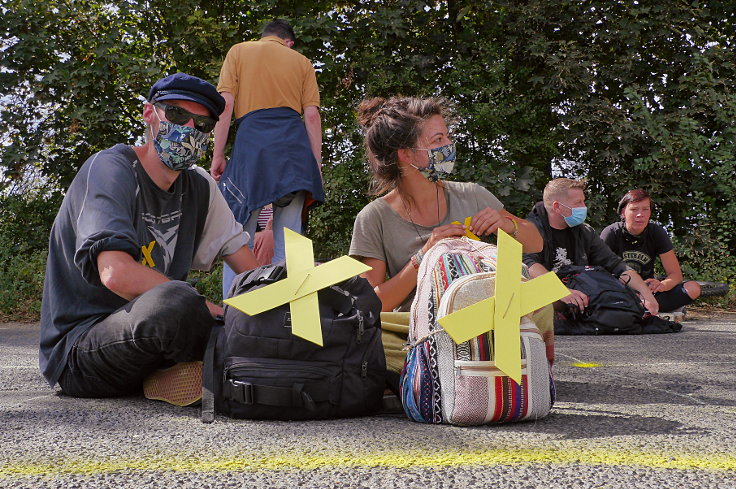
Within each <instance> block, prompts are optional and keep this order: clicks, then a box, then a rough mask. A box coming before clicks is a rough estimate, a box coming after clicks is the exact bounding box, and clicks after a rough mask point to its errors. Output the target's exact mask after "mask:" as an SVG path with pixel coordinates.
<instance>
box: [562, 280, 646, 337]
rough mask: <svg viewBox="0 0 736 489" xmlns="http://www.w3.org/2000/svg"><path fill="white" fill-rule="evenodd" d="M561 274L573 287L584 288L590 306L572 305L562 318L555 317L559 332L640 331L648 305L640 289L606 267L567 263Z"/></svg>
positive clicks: (608, 332) (566, 282) (565, 282)
mask: <svg viewBox="0 0 736 489" xmlns="http://www.w3.org/2000/svg"><path fill="white" fill-rule="evenodd" d="M557 276H558V277H559V278H560V280H562V283H564V284H565V286H566V287H567V288H569V289H575V290H579V291H581V292H584V293H585V294H586V295H587V296H588V298H589V302H588V306H587V307H586V308H585V310H583V311H582V312H580V311H579V310H578V308H577V307H574V306H571V307H569V308H568V309H567V310H566V311H565V313H564V315H565V319H564V320H562V321H558V320H555V334H561V335H564V334H580V335H600V334H640V333H641V332H642V324H641V321H642V317H643V316H644V306H643V305H642V303H641V300H640V299H639V296H638V295H637V293H636V292H634V291H633V290H631V289H630V288H629V287H627V286H626V285H624V284H622V283H621V281H620V280H619V279H617V278H616V277H614V276H613V275H611V274H610V273H609V272H608V271H607V270H606V269H604V268H603V267H598V266H575V265H566V266H563V267H561V268H560V269H559V270H558V271H557Z"/></svg>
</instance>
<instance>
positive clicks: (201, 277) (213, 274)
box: [188, 262, 222, 304]
mask: <svg viewBox="0 0 736 489" xmlns="http://www.w3.org/2000/svg"><path fill="white" fill-rule="evenodd" d="M188 281H189V283H190V284H192V285H194V288H196V289H197V291H198V292H199V293H200V294H202V295H203V296H205V297H206V298H207V299H208V300H209V301H211V302H214V303H215V304H219V303H220V301H222V262H218V263H216V264H215V265H214V266H213V267H212V270H210V271H208V272H203V271H200V270H193V271H192V272H191V273H190V274H189V277H188Z"/></svg>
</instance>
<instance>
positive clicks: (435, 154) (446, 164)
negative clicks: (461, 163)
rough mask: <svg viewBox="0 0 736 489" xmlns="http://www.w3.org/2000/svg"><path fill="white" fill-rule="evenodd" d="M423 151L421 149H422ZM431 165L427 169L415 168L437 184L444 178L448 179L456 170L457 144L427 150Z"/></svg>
mask: <svg viewBox="0 0 736 489" xmlns="http://www.w3.org/2000/svg"><path fill="white" fill-rule="evenodd" d="M420 149H421V148H420ZM426 151H427V156H428V157H429V164H428V165H427V166H426V167H425V168H418V167H416V166H414V165H411V166H413V167H414V168H416V169H417V170H419V172H420V173H421V174H422V175H424V178H426V179H428V180H431V181H433V182H436V181H437V180H441V179H443V178H447V176H448V175H450V174H451V173H452V171H453V170H454V169H455V155H456V152H455V143H450V144H448V145H445V146H440V147H439V148H431V149H427V150H426Z"/></svg>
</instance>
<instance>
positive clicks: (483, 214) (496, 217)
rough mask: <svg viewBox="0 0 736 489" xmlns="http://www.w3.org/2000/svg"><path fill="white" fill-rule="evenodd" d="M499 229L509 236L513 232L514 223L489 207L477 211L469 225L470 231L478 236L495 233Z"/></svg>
mask: <svg viewBox="0 0 736 489" xmlns="http://www.w3.org/2000/svg"><path fill="white" fill-rule="evenodd" d="M499 228H500V229H503V230H504V231H506V232H507V233H509V234H511V233H513V232H514V230H515V226H514V223H513V222H512V221H511V220H510V219H507V218H506V216H505V215H504V214H502V213H500V212H499V211H497V210H495V209H491V208H490V207H486V208H485V209H482V210H480V211H478V213H477V214H475V215H474V216H473V220H472V221H471V223H470V230H471V231H472V232H473V233H475V234H477V235H478V236H483V235H488V234H491V233H495V232H496V231H497V230H498V229H499Z"/></svg>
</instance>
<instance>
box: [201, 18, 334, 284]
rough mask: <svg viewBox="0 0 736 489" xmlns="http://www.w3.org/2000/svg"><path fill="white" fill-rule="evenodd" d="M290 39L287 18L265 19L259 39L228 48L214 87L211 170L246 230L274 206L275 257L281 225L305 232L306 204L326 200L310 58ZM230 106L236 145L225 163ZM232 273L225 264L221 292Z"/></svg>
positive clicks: (279, 253) (280, 254) (279, 252)
mask: <svg viewBox="0 0 736 489" xmlns="http://www.w3.org/2000/svg"><path fill="white" fill-rule="evenodd" d="M295 41H296V36H295V35H294V30H293V29H292V28H291V26H290V25H289V24H288V23H287V22H286V21H284V20H281V19H276V20H273V21H271V22H269V23H268V24H267V25H266V27H265V28H264V29H263V32H262V34H261V38H260V39H259V40H257V41H248V42H242V43H239V44H236V45H234V46H233V47H231V48H230V50H229V51H228V53H227V56H226V57H225V61H224V63H223V65H222V69H221V71H220V81H219V84H218V86H217V91H218V92H220V94H221V95H222V96H223V98H224V99H225V110H224V112H223V113H222V115H221V116H220V120H219V122H218V123H217V126H216V127H215V147H214V154H213V158H212V166H211V168H210V174H211V175H212V177H213V178H214V179H215V180H217V181H218V182H219V187H220V190H221V191H222V193H223V195H224V196H225V200H226V201H227V202H228V205H229V206H230V209H232V211H233V214H235V218H236V219H237V220H238V221H239V222H241V223H242V224H243V226H244V228H245V230H246V231H248V233H249V235H250V236H254V235H255V231H256V224H257V221H258V214H259V213H260V211H261V209H262V208H263V207H264V206H266V205H268V204H271V203H272V204H273V233H274V257H273V263H277V262H279V261H282V260H284V231H283V229H284V228H289V229H292V230H294V231H296V232H302V211H303V209H304V207H305V203H308V204H320V203H322V202H324V192H323V190H322V176H321V164H322V156H321V152H322V128H321V122H320V115H319V88H318V87H317V77H316V75H315V71H314V67H313V66H312V63H311V62H310V61H309V59H307V58H306V57H305V56H303V55H301V54H300V53H298V52H296V51H294V50H293V49H292V48H293V46H294V43H295ZM233 112H234V113H235V118H236V121H235V127H236V133H235V143H234V145H233V149H232V154H231V155H230V160H229V162H226V160H225V143H226V142H227V137H228V131H229V129H230V119H231V117H232V114H233ZM302 115H303V119H302ZM249 245H250V246H251V247H252V246H253V241H252V238H251V241H250V243H249ZM233 277H234V274H233V272H232V271H231V270H230V269H229V268H228V266H227V265H225V266H224V269H223V281H222V284H223V296H225V295H227V290H228V289H229V287H230V283H231V282H232V279H233Z"/></svg>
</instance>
